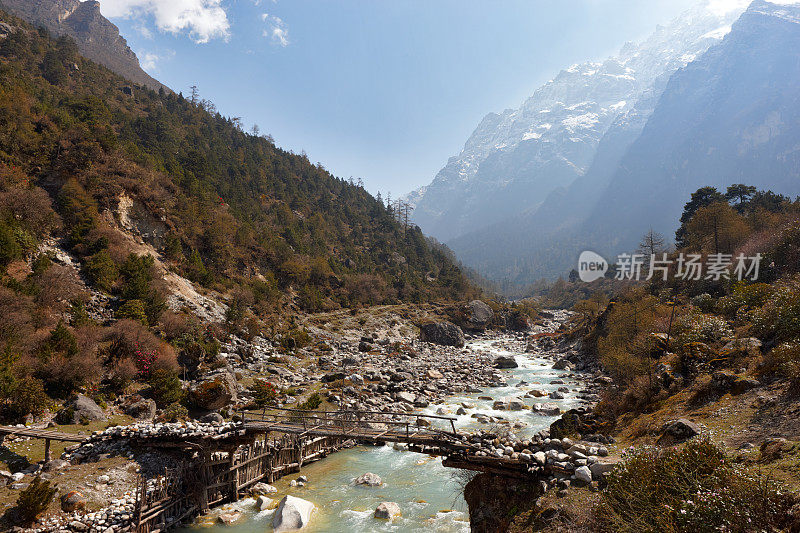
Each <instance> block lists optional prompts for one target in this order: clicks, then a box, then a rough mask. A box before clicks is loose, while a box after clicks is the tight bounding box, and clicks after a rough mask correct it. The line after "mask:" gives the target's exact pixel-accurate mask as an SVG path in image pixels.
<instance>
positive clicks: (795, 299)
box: [753, 276, 800, 341]
mask: <svg viewBox="0 0 800 533" xmlns="http://www.w3.org/2000/svg"><path fill="white" fill-rule="evenodd" d="M753 330H754V332H755V333H756V334H757V335H759V336H760V337H762V338H767V339H775V340H778V341H791V340H798V339H800V277H797V276H796V277H794V278H792V279H790V280H787V281H784V282H781V283H779V284H777V287H776V289H775V292H773V293H772V294H771V295H770V296H769V298H768V299H767V301H766V303H764V305H763V306H762V307H761V309H758V310H756V312H755V313H754V316H753Z"/></svg>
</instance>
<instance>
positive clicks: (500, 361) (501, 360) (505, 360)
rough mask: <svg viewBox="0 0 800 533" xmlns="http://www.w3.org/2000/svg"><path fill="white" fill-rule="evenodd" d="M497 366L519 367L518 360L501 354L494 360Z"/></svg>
mask: <svg viewBox="0 0 800 533" xmlns="http://www.w3.org/2000/svg"><path fill="white" fill-rule="evenodd" d="M494 367H495V368H517V367H519V365H518V364H517V360H516V359H514V358H513V357H510V356H505V355H501V356H499V357H497V358H496V359H495V360H494Z"/></svg>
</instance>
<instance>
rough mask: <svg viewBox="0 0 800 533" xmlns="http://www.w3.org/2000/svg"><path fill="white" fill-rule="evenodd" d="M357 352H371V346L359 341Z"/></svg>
mask: <svg viewBox="0 0 800 533" xmlns="http://www.w3.org/2000/svg"><path fill="white" fill-rule="evenodd" d="M358 351H359V352H371V351H372V344H370V343H368V342H365V341H361V342H359V343H358Z"/></svg>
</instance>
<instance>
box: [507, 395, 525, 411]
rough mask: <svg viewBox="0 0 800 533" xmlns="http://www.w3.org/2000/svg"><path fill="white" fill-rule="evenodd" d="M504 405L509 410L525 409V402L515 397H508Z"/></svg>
mask: <svg viewBox="0 0 800 533" xmlns="http://www.w3.org/2000/svg"><path fill="white" fill-rule="evenodd" d="M506 405H507V407H508V410H509V411H522V410H523V409H525V404H524V403H523V402H522V400H519V399H517V398H511V399H509V400H508V402H507V403H506Z"/></svg>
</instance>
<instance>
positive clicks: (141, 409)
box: [125, 399, 156, 420]
mask: <svg viewBox="0 0 800 533" xmlns="http://www.w3.org/2000/svg"><path fill="white" fill-rule="evenodd" d="M125 414H126V415H128V416H132V417H133V418H138V419H140V420H152V419H153V418H155V417H156V402H154V401H153V400H150V399H147V400H140V401H138V402H136V403H134V404H131V405H129V406H128V408H127V409H125Z"/></svg>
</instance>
